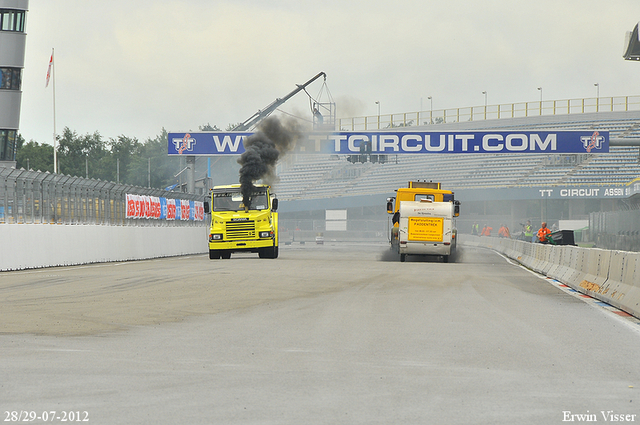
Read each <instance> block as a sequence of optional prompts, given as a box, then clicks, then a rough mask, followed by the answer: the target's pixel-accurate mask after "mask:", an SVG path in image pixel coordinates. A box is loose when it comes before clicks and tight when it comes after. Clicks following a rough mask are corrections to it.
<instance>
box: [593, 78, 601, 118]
mask: <svg viewBox="0 0 640 425" xmlns="http://www.w3.org/2000/svg"><path fill="white" fill-rule="evenodd" d="M594 86H596V112H599V111H600V83H595V84H594Z"/></svg>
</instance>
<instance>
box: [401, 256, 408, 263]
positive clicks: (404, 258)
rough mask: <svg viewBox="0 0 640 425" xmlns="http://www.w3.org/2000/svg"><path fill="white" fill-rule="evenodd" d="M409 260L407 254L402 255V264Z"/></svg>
mask: <svg viewBox="0 0 640 425" xmlns="http://www.w3.org/2000/svg"><path fill="white" fill-rule="evenodd" d="M406 259H407V254H400V262H401V263H404V260H406Z"/></svg>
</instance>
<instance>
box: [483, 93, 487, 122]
mask: <svg viewBox="0 0 640 425" xmlns="http://www.w3.org/2000/svg"><path fill="white" fill-rule="evenodd" d="M482 94H483V95H484V119H485V120H486V119H487V92H486V91H483V92H482Z"/></svg>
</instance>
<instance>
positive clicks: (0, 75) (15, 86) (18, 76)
mask: <svg viewBox="0 0 640 425" xmlns="http://www.w3.org/2000/svg"><path fill="white" fill-rule="evenodd" d="M21 83H22V70H21V69H20V68H0V89H5V90H20V84H21Z"/></svg>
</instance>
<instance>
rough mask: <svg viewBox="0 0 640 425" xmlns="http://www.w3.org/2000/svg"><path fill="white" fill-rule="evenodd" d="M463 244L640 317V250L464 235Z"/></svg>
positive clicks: (461, 239) (461, 238)
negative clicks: (498, 254) (490, 252)
mask: <svg viewBox="0 0 640 425" xmlns="http://www.w3.org/2000/svg"><path fill="white" fill-rule="evenodd" d="M460 242H461V243H462V245H472V246H483V247H487V248H491V249H494V250H496V251H498V252H501V253H503V254H504V255H506V256H507V257H509V258H512V259H514V260H516V261H518V262H519V263H520V264H522V265H523V266H525V267H527V268H530V269H532V270H534V271H536V272H538V273H541V274H544V275H546V276H549V277H552V278H554V279H556V280H558V281H560V282H562V283H565V284H566V285H568V286H570V287H571V288H573V289H575V290H576V291H579V292H582V293H584V294H587V295H590V296H592V297H593V298H597V299H599V300H601V301H604V302H606V303H608V304H611V305H613V306H615V307H617V308H619V309H620V310H623V311H626V312H627V313H629V314H631V315H633V316H635V317H638V318H640V253H637V252H626V251H609V250H604V249H597V248H580V247H577V246H570V245H561V246H554V245H543V244H534V243H529V242H523V241H514V240H510V239H499V238H491V237H482V238H479V237H474V236H469V235H462V236H461V237H460Z"/></svg>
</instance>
